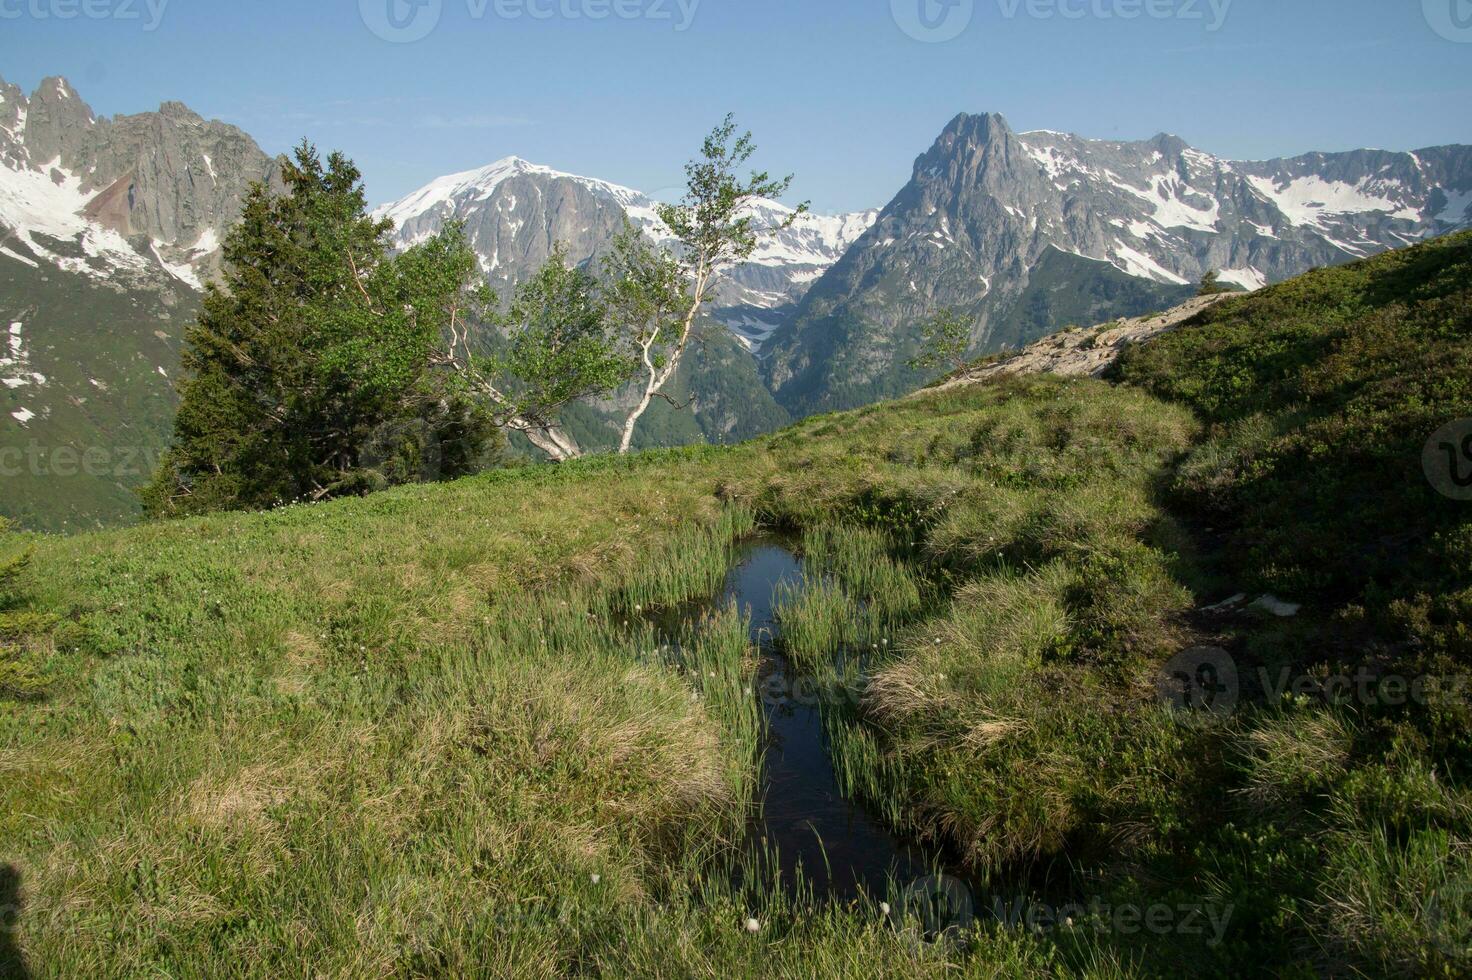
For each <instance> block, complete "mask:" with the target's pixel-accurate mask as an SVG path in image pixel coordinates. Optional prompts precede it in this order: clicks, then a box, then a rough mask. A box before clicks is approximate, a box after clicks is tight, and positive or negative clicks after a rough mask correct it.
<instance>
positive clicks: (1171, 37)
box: [0, 0, 1472, 211]
mask: <svg viewBox="0 0 1472 980" xmlns="http://www.w3.org/2000/svg"><path fill="white" fill-rule="evenodd" d="M413 2H415V3H421V4H427V6H424V7H422V8H415V7H413V6H410V5H409V4H410V0H248V2H233V3H221V2H216V0H211V2H206V0H0V75H3V76H4V77H5V78H6V79H7V80H9V81H12V82H15V83H17V84H19V85H21V86H22V87H23V88H25V89H26V90H27V91H29V90H30V89H32V88H33V87H34V85H35V84H36V83H37V82H38V81H39V80H40V79H41V78H43V77H44V76H46V75H51V74H61V75H66V76H67V77H68V78H70V79H71V81H72V83H73V84H74V85H75V86H76V88H77V89H78V91H80V92H81V94H82V95H83V97H84V98H86V99H87V101H88V102H89V103H91V105H92V106H93V108H94V109H95V110H96V111H98V112H99V113H103V114H107V115H112V114H115V113H120V112H138V111H144V110H149V109H153V108H156V107H157V105H158V104H159V102H161V101H164V100H168V99H177V100H180V101H183V102H186V103H188V104H189V105H190V106H192V107H193V108H194V109H196V110H197V111H199V112H201V113H202V114H204V115H206V116H211V117H216V118H220V119H224V120H225V121H227V122H231V123H235V124H236V125H239V126H241V127H242V128H244V129H245V130H247V131H248V132H250V133H251V135H253V136H254V137H255V138H256V139H257V140H258V141H259V142H260V143H261V144H262V146H263V147H264V148H265V149H267V150H268V151H272V152H278V151H282V150H285V149H287V148H288V147H290V146H291V145H292V144H293V143H295V142H296V141H297V140H299V139H300V138H301V137H302V136H308V137H310V138H311V139H312V140H313V141H315V142H317V143H318V144H319V145H321V146H323V147H324V148H336V149H342V150H344V151H346V152H347V153H348V154H349V155H350V156H352V157H353V158H354V159H355V160H356V161H357V162H358V164H359V166H360V167H361V168H362V170H363V172H364V174H365V177H366V179H367V184H368V191H369V196H370V198H371V199H372V200H373V201H374V202H375V203H377V202H381V201H385V200H389V199H393V198H396V197H398V196H400V195H402V194H404V193H407V192H408V191H410V190H412V189H414V188H416V187H418V186H419V185H421V184H423V183H425V182H427V181H428V180H430V179H432V178H433V177H435V176H438V175H440V174H443V173H449V172H452V171H457V170H465V169H469V168H472V167H476V166H480V165H482V164H485V163H488V162H491V161H492V160H495V159H498V158H500V157H503V156H508V155H511V154H515V155H518V156H522V157H526V158H528V159H530V160H533V161H535V162H538V163H544V164H546V165H548V166H552V167H556V168H558V169H562V170H567V171H572V172H575V173H583V174H588V175H592V176H598V177H602V178H605V179H608V180H612V181H615V182H617V183H622V184H627V185H629V186H632V187H636V188H639V189H641V190H645V191H650V192H661V191H664V192H668V190H669V189H671V188H674V187H676V186H677V185H678V184H679V182H680V175H681V169H680V167H681V164H682V163H683V161H684V160H685V158H686V157H688V156H689V155H690V153H691V152H692V151H693V150H694V149H695V148H696V147H697V146H698V143H699V139H700V137H701V136H702V135H703V134H704V132H705V131H707V130H708V129H709V128H710V127H711V125H712V124H713V123H715V122H716V121H717V120H718V119H719V118H720V116H721V115H722V114H724V113H725V112H726V111H728V110H730V111H734V112H736V113H737V116H738V119H739V121H740V122H741V123H742V124H743V125H746V126H748V127H749V128H751V129H752V130H753V131H754V132H755V135H756V138H757V142H758V145H759V146H760V148H761V152H760V157H759V162H760V163H761V164H762V165H763V166H766V167H769V168H770V169H772V170H773V171H781V172H784V173H785V172H793V173H795V174H796V175H797V181H796V183H795V184H794V187H793V196H794V197H795V198H807V199H810V200H811V201H812V203H813V206H814V207H815V209H817V210H820V211H840V210H853V209H858V208H863V207H877V206H881V205H883V204H885V203H887V202H888V201H889V199H890V198H891V197H892V196H893V195H894V193H895V192H896V191H898V190H899V188H900V187H901V186H902V185H903V183H904V182H905V180H907V179H908V177H909V175H910V168H911V165H912V163H913V161H914V159H915V157H916V156H917V155H919V154H920V153H921V152H923V151H924V150H925V149H926V148H927V147H928V146H929V145H930V144H931V142H932V141H933V140H934V139H935V136H936V134H937V133H938V132H939V131H940V130H941V128H942V127H943V126H944V125H945V123H946V122H947V121H948V120H950V119H951V118H952V117H953V116H954V115H955V114H956V113H958V112H961V111H967V112H982V111H994V112H1000V113H1002V114H1004V115H1005V116H1006V117H1007V118H1008V120H1009V121H1010V122H1011V123H1012V125H1013V126H1014V127H1015V128H1017V129H1019V130H1025V129H1057V130H1066V131H1071V132H1077V133H1080V134H1082V135H1085V136H1094V137H1103V138H1113V139H1136V138H1146V137H1149V136H1152V135H1154V134H1155V133H1157V132H1161V131H1166V132H1173V133H1176V134H1178V135H1180V136H1182V137H1184V138H1185V139H1186V140H1187V141H1189V142H1190V143H1192V144H1193V145H1196V146H1198V147H1200V148H1201V149H1204V150H1207V151H1209V152H1213V153H1217V154H1220V155H1223V156H1228V157H1233V158H1239V159H1242V158H1252V159H1256V158H1264V157H1272V156H1280V155H1292V154H1296V153H1301V152H1305V151H1308V150H1339V149H1349V148H1353V147H1358V146H1376V147H1384V148H1387V149H1411V148H1416V147H1421V146H1428V145H1436V144H1442V143H1456V142H1462V143H1466V142H1472V0H843V2H836V0H824V2H819V0H698V4H697V5H696V6H695V7H694V10H693V16H690V17H689V24H688V26H687V27H686V29H684V30H678V29H677V27H679V26H680V25H681V23H682V21H683V20H685V19H686V16H687V13H686V12H687V11H689V8H690V5H691V4H692V3H696V0H413ZM389 3H395V4H399V6H398V7H397V8H396V10H397V12H398V14H399V17H400V19H399V21H398V23H402V24H407V25H408V28H407V29H408V30H410V31H411V32H413V31H423V30H428V33H427V36H425V37H424V38H423V39H421V40H418V41H415V42H413V43H390V42H388V41H385V40H383V39H381V38H380V37H379V36H377V35H375V34H374V33H373V31H372V30H370V29H369V27H368V26H367V24H368V22H370V21H372V22H374V23H376V24H378V25H379V26H380V27H382V25H385V24H387V23H388V21H386V20H385V14H386V11H387V9H388V8H387V5H388V4H389ZM682 3H683V4H684V7H683V8H682V6H681V4H682ZM945 3H951V4H955V5H956V6H954V7H946V6H944V5H943V4H945ZM150 4H152V8H150V6H149V5H150ZM161 4H163V7H162V10H161V11H160V9H159V8H160V5H161ZM436 4H437V5H438V10H436V7H435V5H436ZM921 4H925V5H927V6H926V7H925V8H924V10H925V11H928V13H929V15H930V16H931V22H932V23H938V24H940V28H939V30H940V31H941V33H942V34H945V33H955V32H956V30H957V29H958V28H960V26H961V25H962V24H964V25H965V27H964V30H960V32H959V34H958V35H957V36H955V37H954V38H952V39H949V40H944V41H939V42H929V41H922V40H917V39H916V38H914V37H912V36H910V35H909V34H907V33H906V32H905V31H904V30H903V29H902V28H901V26H900V23H901V22H904V23H907V24H909V25H911V27H912V28H914V27H915V25H918V24H920V21H919V20H918V19H917V18H918V16H919V14H920V13H921V12H922V10H921V8H920V5H921ZM1058 4H1062V7H1061V8H1060V7H1059V6H1057V5H1058ZM1213 4H1215V6H1213ZM375 5H376V6H375ZM618 5H621V6H618ZM1223 5H1226V6H1225V9H1224V10H1223ZM1438 5H1439V6H1438ZM364 9H366V10H367V13H366V14H365V13H364ZM477 11H479V13H478V14H477ZM565 11H572V12H574V13H578V14H580V16H578V17H576V18H573V17H569V16H567V14H566V12H565ZM533 12H535V13H537V14H539V15H542V16H537V17H534V16H532V14H533ZM600 12H602V13H604V14H605V16H604V17H603V18H601V19H593V17H592V16H590V15H597V14H598V13H600ZM1132 12H1133V13H1134V14H1135V16H1134V17H1132V18H1128V19H1126V18H1125V17H1124V16H1122V15H1125V14H1129V13H1132ZM68 13H70V14H73V15H74V16H72V17H70V18H67V19H63V15H65V14H68ZM436 13H437V14H438V20H437V21H436V20H434V16H435V14H436ZM968 13H969V16H970V19H969V21H967V20H966V15H967V14H968ZM43 14H44V15H45V16H41V15H43ZM158 14H161V16H156V15H158ZM661 14H664V15H667V16H665V17H661V16H660V15H661ZM1065 14H1066V16H1065ZM1104 14H1108V15H1109V16H1107V17H1106V16H1102V15H1104ZM1223 14H1224V16H1222V15H1223ZM129 15H133V16H129ZM1453 15H1455V17H1456V18H1457V19H1454V18H1453ZM415 16H417V17H419V18H420V19H418V20H415V19H413V18H414V17H415ZM155 19H156V20H157V24H156V25H154V23H153V22H154V21H155ZM1218 20H1220V25H1219V26H1218V28H1217V29H1216V30H1212V29H1210V28H1212V27H1213V26H1216V22H1217V21H1218ZM431 24H433V25H434V26H433V29H429V25H431ZM150 26H153V28H154V29H152V30H150V29H148V28H149V27H150ZM1437 28H1440V31H1439V32H1438V29H1437ZM914 32H915V33H920V34H923V33H924V31H923V30H915V31H914Z"/></svg>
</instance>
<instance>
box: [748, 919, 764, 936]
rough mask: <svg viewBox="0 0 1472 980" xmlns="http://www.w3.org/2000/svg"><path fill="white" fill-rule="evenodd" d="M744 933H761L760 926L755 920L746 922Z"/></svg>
mask: <svg viewBox="0 0 1472 980" xmlns="http://www.w3.org/2000/svg"><path fill="white" fill-rule="evenodd" d="M746 931H747V932H749V933H752V934H753V935H755V934H756V933H758V932H761V931H762V924H761V923H760V922H758V921H757V920H755V919H747V920H746Z"/></svg>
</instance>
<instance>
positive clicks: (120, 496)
mask: <svg viewBox="0 0 1472 980" xmlns="http://www.w3.org/2000/svg"><path fill="white" fill-rule="evenodd" d="M275 173H276V165H275V163H274V162H273V161H272V160H271V159H270V158H268V157H267V156H266V155H265V154H264V153H263V152H262V151H261V149H260V148H259V147H258V146H257V145H256V144H255V142H254V141H253V140H252V139H251V138H250V137H249V136H247V135H246V134H245V133H243V132H241V131H240V130H238V129H236V128H235V127H233V126H228V125H226V124H224V123H220V122H212V121H206V120H204V119H202V118H201V117H200V116H198V115H196V114H195V113H193V112H191V111H190V110H189V109H188V108H186V107H185V106H183V105H181V104H179V103H177V102H169V103H165V104H164V105H162V106H160V108H159V110H158V111H157V112H149V113H142V114H139V115H131V116H118V117H116V118H112V119H108V118H99V117H97V116H96V115H94V114H93V112H92V110H91V109H90V108H88V106H87V104H86V103H85V102H83V101H82V100H81V98H80V97H79V96H78V95H77V93H76V92H75V91H74V90H73V89H72V87H71V85H70V84H68V83H67V81H66V80H65V79H61V78H48V79H46V80H45V81H43V82H42V83H41V84H40V86H39V87H38V88H37V90H36V91H35V93H34V94H32V95H31V96H30V97H29V98H27V97H26V96H25V95H24V94H23V93H22V92H21V90H20V89H19V88H17V87H16V86H14V85H10V84H7V83H5V82H3V81H0V333H3V334H4V337H3V338H0V470H3V476H4V478H5V486H6V492H5V493H4V494H3V495H0V514H4V515H5V516H8V517H12V518H17V519H20V520H22V521H23V522H25V523H26V524H27V525H29V526H32V527H43V528H77V527H86V526H91V525H95V524H99V523H112V522H115V521H117V520H120V519H123V518H126V517H127V516H128V515H130V514H132V513H134V512H136V509H137V505H136V502H135V501H134V499H133V496H132V487H133V486H136V485H137V484H138V483H139V482H140V481H142V480H143V479H145V478H146V477H147V476H148V474H149V470H150V469H151V467H152V464H153V461H155V460H156V459H157V457H158V454H159V452H160V451H161V449H162V447H163V446H164V444H165V442H166V440H167V437H168V432H169V428H170V426H171V424H172V420H173V413H174V405H175V393H174V388H173V383H174V382H173V379H174V376H175V375H176V374H177V373H178V372H177V366H178V362H179V343H180V339H181V337H182V334H183V330H184V326H185V325H186V324H187V323H188V322H189V321H190V319H191V318H192V316H193V314H194V311H195V309H196V308H197V305H198V302H199V290H200V288H201V283H202V282H203V281H204V280H205V279H206V278H207V277H208V276H209V275H211V274H212V273H213V272H214V271H215V270H216V269H217V268H218V265H219V261H220V257H219V251H220V245H219V243H220V241H221V240H222V239H223V237H224V232H225V230H226V228H228V227H229V226H230V225H231V224H232V223H233V222H234V221H235V220H236V219H237V218H238V217H239V214H240V209H241V205H242V202H243V200H244V196H245V193H246V190H247V188H248V187H249V185H250V183H251V182H252V181H256V180H262V179H265V180H272V179H273V178H274V175H275Z"/></svg>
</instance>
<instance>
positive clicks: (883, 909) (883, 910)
mask: <svg viewBox="0 0 1472 980" xmlns="http://www.w3.org/2000/svg"><path fill="white" fill-rule="evenodd" d="M879 914H880V915H882V916H884V917H885V918H888V917H889V903H888V902H880V903H879Z"/></svg>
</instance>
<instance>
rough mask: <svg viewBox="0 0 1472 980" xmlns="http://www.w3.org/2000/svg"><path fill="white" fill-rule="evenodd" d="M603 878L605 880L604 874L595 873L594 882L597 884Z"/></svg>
mask: <svg viewBox="0 0 1472 980" xmlns="http://www.w3.org/2000/svg"><path fill="white" fill-rule="evenodd" d="M602 880H603V876H602V875H593V884H595V885H596V884H598V882H600V881H602Z"/></svg>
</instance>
